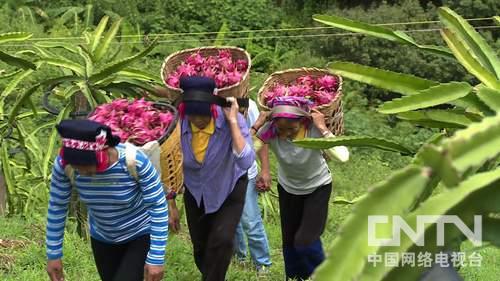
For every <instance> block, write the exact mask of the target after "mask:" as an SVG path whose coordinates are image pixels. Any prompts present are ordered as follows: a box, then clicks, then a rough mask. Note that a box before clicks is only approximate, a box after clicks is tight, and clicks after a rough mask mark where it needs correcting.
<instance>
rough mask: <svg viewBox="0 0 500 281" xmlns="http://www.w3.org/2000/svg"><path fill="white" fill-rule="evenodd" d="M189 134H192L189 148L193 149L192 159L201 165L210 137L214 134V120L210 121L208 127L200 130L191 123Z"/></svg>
mask: <svg viewBox="0 0 500 281" xmlns="http://www.w3.org/2000/svg"><path fill="white" fill-rule="evenodd" d="M191 132H192V134H193V138H192V140H191V146H192V148H193V154H194V158H195V159H196V161H198V163H203V160H204V159H205V154H206V152H207V148H208V142H209V141H210V137H211V136H212V135H213V134H214V132H215V122H214V119H213V118H212V119H210V123H208V125H207V126H206V127H205V128H203V129H200V128H198V127H196V126H195V125H193V124H192V123H191Z"/></svg>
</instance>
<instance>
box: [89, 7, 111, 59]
mask: <svg viewBox="0 0 500 281" xmlns="http://www.w3.org/2000/svg"><path fill="white" fill-rule="evenodd" d="M108 20H109V17H108V16H104V17H102V19H101V21H100V22H99V24H98V25H97V27H96V29H95V31H94V33H93V34H92V35H91V36H90V42H89V45H90V50H91V53H92V54H95V52H96V50H97V46H99V42H101V37H102V34H103V33H104V30H105V29H106V26H107V25H108Z"/></svg>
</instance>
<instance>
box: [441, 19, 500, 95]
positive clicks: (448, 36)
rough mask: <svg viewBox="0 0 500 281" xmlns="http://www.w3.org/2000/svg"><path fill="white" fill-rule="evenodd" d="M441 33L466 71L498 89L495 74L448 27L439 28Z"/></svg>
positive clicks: (499, 86)
mask: <svg viewBox="0 0 500 281" xmlns="http://www.w3.org/2000/svg"><path fill="white" fill-rule="evenodd" d="M441 35H442V36H443V39H444V40H445V41H446V44H448V46H449V47H450V49H451V50H452V51H453V54H454V55H455V57H456V58H457V60H458V61H459V62H460V64H462V65H463V66H464V67H465V69H467V71H469V72H470V73H471V74H472V75H474V76H476V78H477V79H479V81H481V82H483V83H484V84H485V85H486V86H488V87H490V88H494V89H497V90H500V82H499V80H498V79H497V77H496V76H495V74H493V73H491V72H489V71H488V69H487V68H485V67H484V66H483V65H481V63H480V62H479V61H478V59H477V58H476V57H475V55H474V53H473V52H472V50H471V49H470V48H469V47H468V46H467V45H465V44H464V42H463V41H461V40H460V38H458V36H457V35H456V34H455V33H454V32H452V31H450V30H449V29H443V30H441Z"/></svg>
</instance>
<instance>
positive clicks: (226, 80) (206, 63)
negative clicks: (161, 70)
mask: <svg viewBox="0 0 500 281" xmlns="http://www.w3.org/2000/svg"><path fill="white" fill-rule="evenodd" d="M247 69H248V62H247V61H246V60H243V59H239V60H234V59H233V57H232V55H231V52H230V51H229V50H219V53H218V54H217V55H216V56H208V57H204V56H202V55H201V54H200V53H199V52H196V53H193V54H191V55H190V56H189V57H187V58H186V60H185V61H184V62H182V63H181V64H180V65H179V66H178V67H177V69H176V71H175V72H173V73H170V74H169V75H168V77H167V78H166V79H167V81H166V83H167V84H168V85H169V86H171V87H174V88H179V81H180V78H181V77H183V76H206V77H210V78H212V79H214V80H215V84H216V85H217V88H219V89H220V88H224V87H228V86H231V85H234V84H237V83H238V82H240V81H241V79H242V78H243V75H244V74H245V72H246V71H247Z"/></svg>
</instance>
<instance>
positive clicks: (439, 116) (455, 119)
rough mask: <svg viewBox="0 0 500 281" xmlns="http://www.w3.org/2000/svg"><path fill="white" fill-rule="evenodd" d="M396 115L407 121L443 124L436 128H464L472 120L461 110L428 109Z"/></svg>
mask: <svg viewBox="0 0 500 281" xmlns="http://www.w3.org/2000/svg"><path fill="white" fill-rule="evenodd" d="M397 116H398V118H400V119H403V120H407V121H416V122H418V121H435V122H437V123H440V124H442V125H443V127H438V128H465V127H467V126H469V125H470V124H471V123H472V122H473V121H472V120H471V119H469V118H467V115H466V114H465V112H464V111H463V110H443V109H429V110H418V111H408V112H402V113H399V114H398V115H397Z"/></svg>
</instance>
